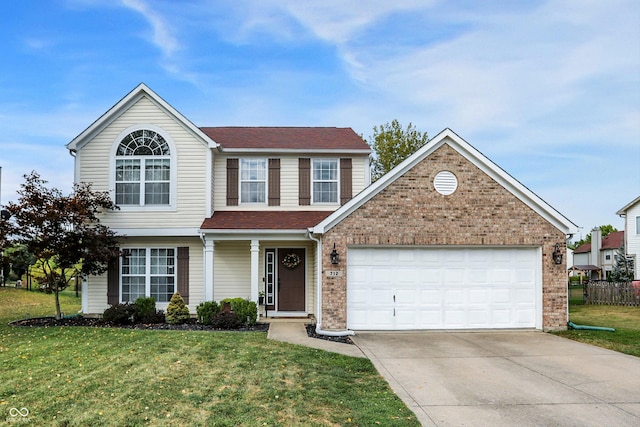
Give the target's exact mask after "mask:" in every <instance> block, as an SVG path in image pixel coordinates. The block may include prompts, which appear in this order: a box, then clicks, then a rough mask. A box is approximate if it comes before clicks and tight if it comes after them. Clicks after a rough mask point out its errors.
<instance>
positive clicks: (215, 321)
mask: <svg viewBox="0 0 640 427" xmlns="http://www.w3.org/2000/svg"><path fill="white" fill-rule="evenodd" d="M242 324H243V322H242V321H240V319H239V318H238V315H237V314H236V313H234V312H222V313H218V314H215V315H213V317H211V326H213V327H214V328H218V329H238V328H239V327H241V326H242Z"/></svg>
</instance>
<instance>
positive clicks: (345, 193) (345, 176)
mask: <svg viewBox="0 0 640 427" xmlns="http://www.w3.org/2000/svg"><path fill="white" fill-rule="evenodd" d="M352 181H353V178H352V174H351V159H340V204H341V205H344V204H345V203H347V202H348V201H349V200H351V197H353V195H352V188H351V187H352Z"/></svg>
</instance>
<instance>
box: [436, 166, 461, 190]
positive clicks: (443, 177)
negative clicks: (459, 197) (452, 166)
mask: <svg viewBox="0 0 640 427" xmlns="http://www.w3.org/2000/svg"><path fill="white" fill-rule="evenodd" d="M433 186H434V187H435V189H436V191H437V192H438V193H440V194H442V195H443V196H448V195H449V194H453V192H454V191H456V189H457V188H458V178H456V176H455V175H454V174H453V173H451V172H449V171H442V172H438V174H437V175H436V177H435V178H434V179H433Z"/></svg>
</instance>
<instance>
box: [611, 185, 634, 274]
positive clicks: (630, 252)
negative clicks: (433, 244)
mask: <svg viewBox="0 0 640 427" xmlns="http://www.w3.org/2000/svg"><path fill="white" fill-rule="evenodd" d="M616 214H617V215H620V216H621V217H623V218H624V231H625V236H626V239H625V252H626V254H627V256H630V257H633V259H634V262H633V274H634V277H635V279H636V280H640V196H638V197H636V198H635V199H634V200H632V201H631V202H629V203H628V204H627V205H626V206H624V207H623V208H622V209H620V210H619V211H618V212H616Z"/></svg>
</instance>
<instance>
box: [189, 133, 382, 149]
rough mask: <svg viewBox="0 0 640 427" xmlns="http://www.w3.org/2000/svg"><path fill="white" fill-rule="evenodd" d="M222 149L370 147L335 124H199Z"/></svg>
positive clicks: (354, 134) (355, 135) (353, 134)
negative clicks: (227, 125)
mask: <svg viewBox="0 0 640 427" xmlns="http://www.w3.org/2000/svg"><path fill="white" fill-rule="evenodd" d="M200 130H201V131H202V132H203V133H204V134H205V135H207V136H208V137H209V138H211V139H213V140H214V141H215V142H217V143H218V144H220V145H221V146H222V149H223V150H224V149H225V148H252V149H257V148H261V149H296V150H300V149H311V150H314V149H315V150H317V149H328V150H335V149H346V150H370V148H369V145H367V143H366V142H364V141H363V140H362V138H360V137H359V136H358V135H357V134H356V133H355V132H354V131H353V129H351V128H336V127H201V128H200Z"/></svg>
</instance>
